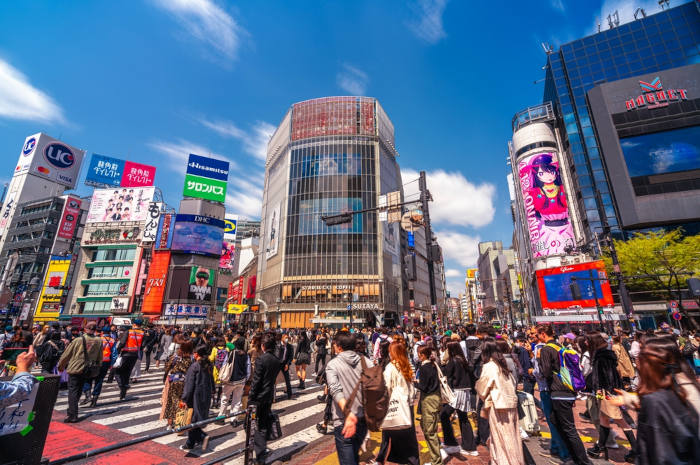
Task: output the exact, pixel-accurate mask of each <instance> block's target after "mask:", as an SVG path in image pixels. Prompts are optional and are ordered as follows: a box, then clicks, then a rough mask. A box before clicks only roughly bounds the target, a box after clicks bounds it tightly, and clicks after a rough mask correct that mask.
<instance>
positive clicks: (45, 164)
mask: <svg viewBox="0 0 700 465" xmlns="http://www.w3.org/2000/svg"><path fill="white" fill-rule="evenodd" d="M84 155H85V151H84V150H80V149H77V148H75V147H72V146H70V145H68V144H66V143H64V142H61V141H60V140H58V139H54V138H53V137H49V136H47V135H46V134H43V133H38V134H34V135H33V136H29V137H27V139H26V140H25V141H24V145H23V146H22V151H21V152H20V155H19V161H18V162H17V166H16V167H15V173H14V174H15V175H19V174H24V173H29V174H32V175H34V176H38V177H40V178H44V179H48V180H50V181H53V182H55V183H57V184H61V185H63V186H66V187H68V188H69V189H73V188H74V187H75V184H76V182H77V180H78V175H79V174H80V165H81V163H82V162H83V156H84Z"/></svg>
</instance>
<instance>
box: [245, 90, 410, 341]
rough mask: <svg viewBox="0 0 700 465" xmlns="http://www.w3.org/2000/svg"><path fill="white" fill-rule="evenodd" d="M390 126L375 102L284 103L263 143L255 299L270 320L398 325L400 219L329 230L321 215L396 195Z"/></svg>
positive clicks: (371, 217)
mask: <svg viewBox="0 0 700 465" xmlns="http://www.w3.org/2000/svg"><path fill="white" fill-rule="evenodd" d="M395 155H396V152H395V149H394V128H393V125H392V123H391V121H390V120H389V118H388V116H387V115H386V113H385V112H384V111H383V109H382V107H381V106H380V105H379V102H377V100H376V99H373V98H366V97H327V98H320V99H314V100H309V101H305V102H300V103H296V104H294V105H292V107H291V108H290V109H289V111H288V112H287V114H286V115H285V117H284V119H283V120H282V122H281V123H280V125H279V127H278V128H277V130H276V132H275V134H274V135H273V137H272V138H271V140H270V143H269V145H268V156H267V162H266V170H265V190H264V197H263V210H262V224H261V247H260V252H259V260H258V277H259V279H260V283H259V285H258V286H259V296H260V299H261V300H262V301H263V304H262V307H263V309H265V308H266V309H267V312H268V315H269V317H268V322H269V323H270V325H272V326H281V327H297V328H298V327H310V326H312V325H313V324H323V325H332V324H336V325H347V324H350V323H354V324H365V323H370V324H371V323H374V322H375V321H376V320H377V319H382V318H385V317H386V319H387V320H388V321H387V322H391V321H397V320H398V312H399V308H400V306H401V305H402V302H403V287H402V266H401V241H400V230H399V225H398V224H393V225H389V224H387V222H386V221H381V220H380V218H379V215H378V214H377V213H376V212H364V213H359V214H355V215H353V219H352V222H351V223H346V224H340V225H334V226H327V225H326V224H325V223H324V221H323V220H322V217H323V216H327V215H333V214H338V213H341V212H348V211H358V210H367V209H372V208H375V207H376V206H377V198H378V196H379V195H383V194H387V193H389V192H394V191H399V192H401V197H402V196H403V194H402V183H401V174H400V171H399V167H398V164H397V162H396V159H395Z"/></svg>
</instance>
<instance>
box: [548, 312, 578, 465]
mask: <svg viewBox="0 0 700 465" xmlns="http://www.w3.org/2000/svg"><path fill="white" fill-rule="evenodd" d="M537 337H538V339H539V340H540V342H542V343H544V344H545V345H544V346H543V347H542V348H541V349H540V351H539V361H538V365H539V370H540V373H541V374H542V376H543V378H544V379H545V381H546V383H547V387H548V388H549V392H550V395H551V398H552V417H551V420H552V424H553V425H554V427H555V428H556V429H557V432H558V433H559V435H560V436H561V439H562V441H564V444H565V445H566V449H567V450H568V452H569V454H570V459H571V461H572V462H573V463H575V464H576V465H591V461H590V459H589V458H588V455H587V454H586V449H585V448H584V446H583V442H582V441H581V438H580V437H579V435H578V431H576V423H575V422H574V413H573V408H574V402H575V401H576V392H575V391H574V390H573V389H572V388H570V387H569V386H567V385H566V384H564V381H562V376H561V374H562V372H563V370H562V366H561V363H560V357H561V355H560V352H561V349H562V348H561V346H559V345H558V344H556V343H555V342H554V330H553V329H552V326H551V325H548V324H541V325H538V326H537ZM577 358H578V357H577ZM577 362H578V360H577ZM571 368H573V367H571ZM576 369H577V370H578V366H577V367H576ZM578 374H579V375H581V372H580V370H579V371H578ZM583 384H584V386H585V380H584V382H583Z"/></svg>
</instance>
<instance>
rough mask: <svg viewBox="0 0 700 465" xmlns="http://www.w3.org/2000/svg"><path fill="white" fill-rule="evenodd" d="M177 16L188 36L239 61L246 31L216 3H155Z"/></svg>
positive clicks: (172, 0)
mask: <svg viewBox="0 0 700 465" xmlns="http://www.w3.org/2000/svg"><path fill="white" fill-rule="evenodd" d="M152 1H153V3H154V4H155V5H156V6H158V7H160V8H162V9H163V10H166V11H167V12H168V13H170V14H171V15H173V16H174V17H175V18H176V19H177V21H178V22H179V23H180V24H181V25H182V26H183V27H184V28H185V30H186V31H187V33H188V34H190V35H192V36H194V37H195V38H196V39H198V40H199V41H201V42H203V43H204V44H206V45H207V46H209V47H212V48H213V49H214V50H216V51H217V52H218V53H219V54H220V55H222V56H223V57H224V58H227V59H233V58H235V57H236V52H237V51H238V48H239V46H240V42H241V36H242V35H243V34H244V33H245V30H244V29H243V28H241V26H239V25H238V23H236V20H235V19H233V17H232V16H231V15H230V14H228V13H227V12H226V11H224V10H223V9H222V8H221V7H220V6H218V5H217V4H216V3H214V2H213V1H212V0H152Z"/></svg>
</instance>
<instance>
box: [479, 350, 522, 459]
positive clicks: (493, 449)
mask: <svg viewBox="0 0 700 465" xmlns="http://www.w3.org/2000/svg"><path fill="white" fill-rule="evenodd" d="M481 360H482V362H483V363H484V365H483V366H482V368H481V376H480V377H479V380H478V381H477V382H476V391H477V393H478V394H479V397H481V399H482V400H483V401H484V406H483V407H482V409H481V415H482V416H485V417H487V418H488V420H489V430H490V431H491V435H490V437H489V453H490V454H491V463H497V464H498V465H525V459H524V455H523V445H522V438H521V437H520V425H519V422H518V396H517V395H516V394H515V383H514V382H513V375H512V374H511V373H510V370H509V369H508V364H507V363H506V359H505V358H504V357H503V354H502V353H501V351H500V350H499V349H498V345H497V344H496V342H494V341H492V340H490V341H486V342H485V343H484V345H483V347H482V349H481Z"/></svg>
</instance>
